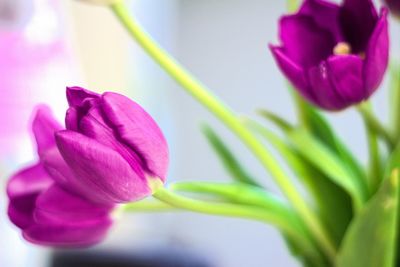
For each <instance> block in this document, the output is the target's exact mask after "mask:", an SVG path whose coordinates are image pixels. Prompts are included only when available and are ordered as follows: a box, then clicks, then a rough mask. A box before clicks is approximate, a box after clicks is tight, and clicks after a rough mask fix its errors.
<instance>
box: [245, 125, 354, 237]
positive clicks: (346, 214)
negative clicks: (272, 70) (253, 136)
mask: <svg viewBox="0 0 400 267" xmlns="http://www.w3.org/2000/svg"><path fill="white" fill-rule="evenodd" d="M247 125H248V126H249V127H250V128H252V129H253V130H254V131H256V132H257V133H259V134H260V135H261V136H262V137H263V138H265V139H266V140H267V141H269V142H270V143H271V144H272V145H273V146H274V147H275V148H276V149H277V151H278V152H279V153H280V155H281V156H282V157H283V159H284V160H285V161H286V162H287V164H288V166H289V167H290V168H291V169H292V171H293V172H294V174H295V175H296V176H297V178H298V179H299V180H300V181H301V182H302V183H303V185H304V186H305V187H306V189H307V190H308V192H309V193H310V194H311V196H312V197H313V200H314V202H315V204H316V210H317V212H318V214H319V215H320V217H321V219H322V221H323V222H324V224H325V225H326V227H327V229H328V230H329V233H330V234H331V236H332V238H333V239H334V240H335V242H336V244H337V245H339V244H340V242H341V240H342V238H343V235H344V233H345V231H346V229H347V226H348V224H349V223H350V220H351V218H352V215H353V212H352V204H351V198H350V196H349V194H348V193H346V191H344V190H343V189H342V188H341V187H339V186H337V185H336V184H335V183H333V182H332V181H331V180H330V179H329V178H328V177H326V175H325V174H323V173H322V172H320V171H319V170H318V169H316V168H315V167H314V166H313V165H312V164H311V163H310V162H309V161H308V160H306V159H305V158H304V157H303V156H302V155H300V154H299V153H298V151H296V149H295V148H294V147H292V146H291V145H289V144H288V143H286V142H285V141H284V140H282V139H281V138H280V137H279V136H277V135H276V134H274V133H272V132H271V131H269V130H268V129H267V128H265V127H263V126H262V125H261V124H259V123H257V122H254V121H250V120H248V121H247ZM332 211H335V212H332Z"/></svg>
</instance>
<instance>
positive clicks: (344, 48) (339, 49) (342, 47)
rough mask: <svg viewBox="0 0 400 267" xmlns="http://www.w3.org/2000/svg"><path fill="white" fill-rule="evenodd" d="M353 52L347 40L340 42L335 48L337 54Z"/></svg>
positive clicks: (334, 51)
mask: <svg viewBox="0 0 400 267" xmlns="http://www.w3.org/2000/svg"><path fill="white" fill-rule="evenodd" d="M350 53H351V46H350V44H348V43H346V42H340V43H338V44H337V45H336V46H335V47H334V48H333V54H335V55H348V54H350Z"/></svg>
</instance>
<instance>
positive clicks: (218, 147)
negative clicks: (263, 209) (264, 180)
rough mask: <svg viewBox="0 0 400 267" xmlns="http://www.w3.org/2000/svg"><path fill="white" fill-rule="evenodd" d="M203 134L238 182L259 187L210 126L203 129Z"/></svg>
mask: <svg viewBox="0 0 400 267" xmlns="http://www.w3.org/2000/svg"><path fill="white" fill-rule="evenodd" d="M203 133H204V135H205V136H206V137H207V140H208V142H209V143H210V145H211V146H212V148H213V149H214V151H215V152H216V153H217V155H218V156H219V158H220V160H221V162H222V163H223V165H224V167H225V169H226V170H227V171H228V173H229V174H230V175H231V176H232V177H233V178H234V179H235V180H237V181H239V182H242V183H246V184H250V185H256V186H258V184H257V182H256V180H255V179H254V178H253V177H252V176H251V175H250V174H248V172H247V171H246V170H245V168H244V167H243V166H242V165H241V164H240V163H239V160H237V159H236V157H235V156H234V155H233V153H232V152H231V151H230V150H229V148H228V146H227V145H226V144H225V143H224V142H223V141H222V139H221V138H220V137H219V136H218V135H217V134H216V133H215V131H214V130H213V129H211V127H209V126H204V127H203Z"/></svg>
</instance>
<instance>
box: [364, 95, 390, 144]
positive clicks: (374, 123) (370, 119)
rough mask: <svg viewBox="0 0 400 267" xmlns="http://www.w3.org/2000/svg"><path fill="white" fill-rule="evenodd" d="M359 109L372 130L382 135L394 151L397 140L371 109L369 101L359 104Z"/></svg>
mask: <svg viewBox="0 0 400 267" xmlns="http://www.w3.org/2000/svg"><path fill="white" fill-rule="evenodd" d="M357 109H358V111H359V112H360V114H361V115H362V117H363V119H364V121H365V122H366V123H367V124H368V127H370V129H371V130H373V131H374V132H375V133H376V134H377V135H378V136H379V137H381V138H382V139H383V140H384V141H385V142H386V145H387V146H388V148H389V151H392V150H393V149H394V147H395V145H396V140H395V138H393V136H392V135H391V134H390V132H389V131H388V130H387V129H386V128H385V127H384V126H383V125H382V124H381V122H380V121H379V120H378V119H377V118H376V117H375V115H374V114H373V112H372V111H371V109H370V108H369V107H368V103H363V104H360V105H359V106H357Z"/></svg>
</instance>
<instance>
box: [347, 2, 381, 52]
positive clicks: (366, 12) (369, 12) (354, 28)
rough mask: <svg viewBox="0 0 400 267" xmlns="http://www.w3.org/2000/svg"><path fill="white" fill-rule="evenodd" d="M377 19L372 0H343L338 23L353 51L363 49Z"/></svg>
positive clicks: (361, 50)
mask: <svg viewBox="0 0 400 267" xmlns="http://www.w3.org/2000/svg"><path fill="white" fill-rule="evenodd" d="M377 21H378V14H377V12H376V9H375V7H374V3H373V1H372V0H344V2H343V5H342V8H341V11H340V24H341V27H342V31H343V34H344V35H345V37H346V40H347V41H348V42H349V43H350V44H351V47H352V52H353V53H355V54H358V53H361V52H363V51H365V47H366V44H367V43H368V40H369V38H370V36H371V34H372V32H373V30H374V28H375V25H376V22H377Z"/></svg>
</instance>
